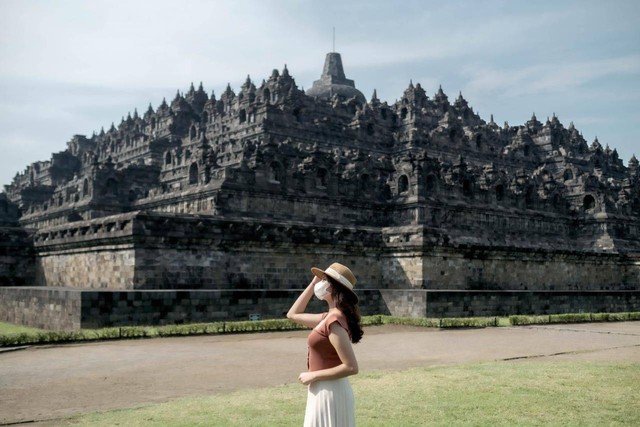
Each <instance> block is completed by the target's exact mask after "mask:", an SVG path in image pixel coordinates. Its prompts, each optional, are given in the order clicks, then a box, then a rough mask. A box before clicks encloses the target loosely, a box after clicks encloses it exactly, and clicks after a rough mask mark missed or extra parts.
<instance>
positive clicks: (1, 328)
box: [0, 322, 42, 335]
mask: <svg viewBox="0 0 640 427" xmlns="http://www.w3.org/2000/svg"><path fill="white" fill-rule="evenodd" d="M41 330H42V329H37V328H30V327H28V326H20V325H14V324H12V323H4V322H0V335H12V334H24V333H33V332H39V331H41Z"/></svg>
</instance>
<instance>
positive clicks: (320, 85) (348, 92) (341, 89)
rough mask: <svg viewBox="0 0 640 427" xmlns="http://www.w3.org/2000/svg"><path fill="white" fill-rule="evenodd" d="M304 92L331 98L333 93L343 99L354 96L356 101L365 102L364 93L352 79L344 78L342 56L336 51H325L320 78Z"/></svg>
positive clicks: (309, 94)
mask: <svg viewBox="0 0 640 427" xmlns="http://www.w3.org/2000/svg"><path fill="white" fill-rule="evenodd" d="M306 94H307V95H308V96H313V97H316V98H320V99H331V98H332V97H333V96H334V95H337V96H338V97H339V98H343V99H345V100H346V99H349V98H353V97H355V98H356V100H357V101H358V102H361V103H363V104H365V103H366V99H365V97H364V95H363V94H362V92H360V91H359V90H358V89H356V86H355V84H354V82H353V80H350V79H347V78H346V76H345V74H344V69H343V67H342V58H341V57H340V54H339V53H337V52H330V53H327V57H326V59H325V61H324V69H323V70H322V76H320V80H316V81H315V82H313V86H312V87H311V89H309V90H307V91H306Z"/></svg>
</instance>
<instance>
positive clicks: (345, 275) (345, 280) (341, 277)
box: [311, 262, 358, 300]
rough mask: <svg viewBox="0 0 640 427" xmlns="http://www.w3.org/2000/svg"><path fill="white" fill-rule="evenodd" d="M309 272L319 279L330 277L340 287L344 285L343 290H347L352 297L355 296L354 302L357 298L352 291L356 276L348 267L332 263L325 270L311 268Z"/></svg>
mask: <svg viewBox="0 0 640 427" xmlns="http://www.w3.org/2000/svg"><path fill="white" fill-rule="evenodd" d="M311 272H312V273H313V274H314V275H316V276H317V277H319V278H320V279H324V276H325V275H327V276H330V277H331V278H332V279H335V280H336V281H337V282H338V283H340V284H341V285H344V287H345V288H347V289H349V290H350V291H351V293H353V295H355V297H356V300H357V298H358V296H357V295H356V292H355V291H354V287H355V285H356V281H357V280H356V276H354V275H353V273H352V272H351V270H349V267H346V266H344V265H342V264H340V263H338V262H334V263H333V264H331V265H330V266H329V267H328V268H327V269H326V270H321V269H319V268H318V267H311Z"/></svg>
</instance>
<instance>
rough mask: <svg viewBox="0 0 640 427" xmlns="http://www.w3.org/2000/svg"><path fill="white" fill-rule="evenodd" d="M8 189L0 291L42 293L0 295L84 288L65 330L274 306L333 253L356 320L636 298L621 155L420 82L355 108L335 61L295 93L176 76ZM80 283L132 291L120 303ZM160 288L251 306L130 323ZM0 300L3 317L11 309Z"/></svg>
mask: <svg viewBox="0 0 640 427" xmlns="http://www.w3.org/2000/svg"><path fill="white" fill-rule="evenodd" d="M5 190H6V197H4V198H0V220H2V221H5V222H4V223H3V224H5V228H3V230H5V231H4V234H3V236H7V237H3V240H2V242H1V243H0V245H4V246H0V249H2V248H3V247H7V248H8V247H11V248H16V247H19V248H20V250H19V251H14V249H12V251H13V252H12V253H13V254H14V256H13V257H10V256H9V255H7V256H6V257H5V259H6V260H8V261H6V262H5V263H4V264H1V265H0V267H2V269H0V281H1V284H3V285H5V286H14V285H16V284H22V285H30V284H35V285H38V286H45V287H46V288H30V289H27V288H22V289H21V288H15V287H13V288H4V289H0V292H7V293H6V294H3V295H6V296H7V298H10V299H11V301H14V302H15V304H18V301H22V300H23V299H24V298H27V296H25V295H28V297H29V298H31V297H32V296H33V295H34V293H37V294H38V295H43V292H45V291H47V292H49V291H51V290H52V289H54V288H59V287H65V288H74V289H77V290H79V291H83V292H86V293H87V294H86V295H90V296H89V297H87V298H88V299H87V301H88V300H91V301H92V302H90V303H86V302H85V303H80V305H82V304H85V306H86V304H89V305H90V306H91V309H87V311H86V313H84V314H77V313H75V312H74V311H73V309H71V308H69V310H70V311H72V312H73V313H74V314H73V315H71V314H70V316H72V317H73V316H76V314H77V316H80V317H78V319H79V320H77V321H76V323H74V325H71V326H69V325H64V324H60V325H58V326H60V327H63V328H66V327H77V326H78V325H80V324H82V325H94V324H95V325H102V324H126V323H136V322H147V323H154V322H155V323H158V322H160V323H162V322H173V321H191V320H193V319H196V320H215V319H220V318H245V317H246V316H249V315H255V314H260V315H261V316H262V317H276V316H279V315H280V314H281V311H282V310H281V308H282V307H284V306H285V305H286V303H287V299H288V298H290V296H289V294H286V295H285V294H282V293H277V292H276V290H279V291H282V290H285V289H292V288H299V287H300V286H302V285H304V284H306V282H305V281H306V280H307V279H308V278H309V277H308V276H309V274H308V267H310V266H311V265H312V264H313V265H317V264H322V263H330V262H331V261H333V260H338V259H339V260H342V261H343V262H345V263H347V264H350V265H351V266H352V267H353V270H354V272H356V274H357V275H358V277H359V285H360V287H361V288H364V289H367V291H366V295H364V294H363V296H364V297H365V298H364V299H363V303H364V304H368V306H367V307H368V308H367V309H368V310H369V311H371V312H376V311H383V312H384V311H386V312H391V313H394V314H399V315H414V316H415V315H418V316H419V315H425V316H450V315H456V316H457V315H485V314H492V313H493V314H514V312H531V313H533V312H535V313H541V312H559V311H560V312H562V311H572V310H573V311H580V310H588V311H607V310H611V311H620V310H630V309H638V304H639V303H638V302H637V301H638V294H639V291H638V289H639V288H640V285H639V284H640V171H639V168H638V160H637V159H636V158H635V157H633V158H632V159H631V160H630V161H629V163H628V167H625V166H624V165H623V162H622V160H621V159H619V157H618V153H617V152H616V150H615V149H613V150H612V149H610V148H609V147H608V146H606V147H602V145H601V144H600V143H599V141H598V140H597V139H596V140H595V141H593V142H592V143H591V144H590V145H589V144H587V142H586V141H585V140H584V138H583V137H582V135H581V134H580V132H579V131H578V130H577V129H576V128H575V127H574V126H573V123H571V124H569V126H568V127H565V126H564V125H563V124H562V123H560V120H559V119H558V118H557V117H556V116H555V114H554V115H553V116H552V117H551V118H547V119H546V120H545V121H544V122H541V121H539V120H538V119H537V117H536V115H535V114H534V115H533V116H532V117H531V119H530V120H529V121H527V122H526V123H525V124H523V125H520V126H509V125H508V124H507V123H505V124H504V125H503V126H499V125H497V124H496V123H494V121H493V116H492V117H491V119H490V120H489V122H486V121H484V120H482V119H481V118H480V117H479V115H478V114H476V113H475V112H474V111H473V109H472V108H471V107H470V106H469V105H468V103H467V101H466V100H465V99H464V98H463V97H462V94H460V95H458V97H457V98H456V99H455V101H454V102H453V103H450V102H449V99H448V97H447V95H445V93H444V92H443V91H442V88H440V89H439V90H438V91H437V92H436V93H435V94H434V95H433V97H429V96H427V94H426V92H425V90H424V89H423V88H422V87H421V86H420V84H419V83H418V84H415V85H414V84H413V83H410V84H409V86H408V88H407V89H406V90H405V91H404V93H403V94H402V96H401V98H400V100H398V101H397V102H396V103H394V104H392V105H389V104H387V103H386V102H381V101H380V100H379V99H378V98H377V96H376V93H375V91H374V93H373V95H372V97H371V99H370V100H369V101H368V102H367V101H366V99H365V97H364V96H363V95H362V93H361V92H360V91H358V90H357V89H356V87H355V84H354V82H353V80H349V79H347V78H346V76H345V73H344V70H343V66H342V61H341V58H340V54H338V53H329V54H327V57H326V61H325V66H324V70H323V73H322V75H321V77H320V79H319V80H317V81H315V82H314V84H313V87H312V88H310V89H309V90H307V91H306V93H304V92H302V91H301V90H300V89H299V88H298V87H297V85H296V83H295V81H294V79H293V78H292V77H291V76H290V75H289V71H288V70H287V68H286V67H285V68H284V69H283V70H282V72H279V71H277V70H274V71H273V73H272V74H271V76H270V77H269V78H268V79H267V80H263V81H262V83H260V85H259V86H256V85H255V84H254V82H252V81H251V79H250V78H249V77H247V80H246V82H245V83H244V84H243V85H242V87H241V88H240V91H239V93H237V94H236V93H235V92H234V91H233V90H232V89H231V87H229V86H228V87H227V88H226V90H225V91H224V93H222V94H221V95H220V96H219V97H216V96H215V95H214V94H211V95H210V96H209V95H207V93H206V92H205V91H204V89H203V87H202V84H200V86H199V87H198V89H195V88H194V86H193V84H192V85H191V87H190V89H189V91H188V92H187V93H186V94H181V93H180V92H178V93H177V94H176V96H175V98H174V99H173V100H172V101H171V103H167V102H165V101H163V102H162V104H161V105H160V106H159V107H158V108H157V109H156V110H154V109H153V108H152V107H151V106H149V108H148V110H147V111H146V112H144V114H142V115H140V114H139V113H138V112H137V111H135V112H134V114H133V115H131V114H129V115H127V117H126V118H123V119H122V121H121V122H120V124H119V125H118V126H117V127H116V126H115V125H112V126H111V127H110V128H109V129H108V130H107V131H104V130H101V131H100V133H98V134H95V133H94V134H93V135H92V136H91V137H89V138H87V137H85V136H82V135H76V136H74V137H73V138H72V139H71V141H69V142H68V143H67V149H66V150H65V151H63V152H60V153H56V154H53V156H52V158H51V160H49V161H45V162H36V163H33V164H32V165H30V166H28V167H27V168H26V170H25V171H24V172H22V173H20V174H18V175H16V177H15V178H14V180H13V182H12V183H11V184H10V185H8V186H5ZM3 218H4V219H3ZM8 236H12V237H8ZM15 236H19V237H15ZM10 240H11V242H13V243H11V244H9V243H7V242H9V241H10ZM16 242H18V243H16ZM6 251H8V252H11V251H9V249H7V250H6ZM11 265H13V267H12V268H13V269H11V268H10V266H11ZM16 265H21V266H24V268H20V269H18V270H19V271H17V270H16V269H15V266H16ZM3 266H4V267H3ZM95 289H103V290H110V291H113V292H116V291H117V290H119V291H125V290H126V291H131V292H133V291H139V293H137V294H136V293H135V292H133V293H129V294H126V295H128V297H127V296H125V297H122V295H125V294H122V293H119V294H118V293H117V292H116V294H118V295H120V297H122V298H125V301H126V300H127V299H126V298H129V301H134V300H135V301H138V299H137V298H147V297H148V298H149V299H148V300H144V301H143V300H142V299H141V300H139V301H141V302H139V303H136V304H137V305H136V306H135V307H138V309H137V311H136V310H135V309H134V308H133V307H134V305H133V302H132V303H131V304H130V306H131V307H130V308H131V311H130V313H129V312H127V313H129V314H122V313H120V314H118V312H117V310H116V309H115V308H105V307H107V305H108V304H107V305H105V304H106V303H104V300H100V298H103V297H104V295H106V294H99V295H102V297H100V296H96V295H98V293H96V292H95V291H94V290H95ZM161 289H162V290H169V289H170V290H176V289H189V290H200V291H201V294H198V295H200V296H198V298H201V299H202V300H203V301H205V300H206V301H208V302H207V303H206V304H205V305H207V307H209V306H211V304H213V303H212V302H211V301H213V300H214V299H215V298H217V297H215V296H214V293H211V292H208V293H207V292H204V291H205V290H210V291H213V290H225V291H229V292H231V291H239V290H251V291H252V292H254V293H253V294H252V295H254V296H252V297H251V298H257V299H251V298H249V300H250V302H246V301H245V302H246V304H245V305H246V307H245V306H243V304H242V303H239V302H238V301H240V300H241V299H242V298H240V297H237V299H234V298H236V297H229V298H230V299H229V300H228V302H227V303H224V304H227V308H224V304H222V305H221V306H219V307H218V308H216V310H214V311H211V310H210V309H208V308H204V307H202V306H201V307H200V308H199V309H196V308H193V307H195V305H194V306H193V307H191V305H190V304H192V302H181V303H180V304H183V306H189V307H190V308H188V309H184V310H183V312H180V313H179V314H176V313H175V312H173V311H172V310H173V309H174V308H175V306H176V305H175V303H176V301H175V300H171V301H168V300H167V301H168V302H167V304H166V307H167V308H166V310H165V313H164V314H162V313H161V312H159V311H157V310H156V311H153V310H151V311H149V310H150V309H146V310H147V314H148V316H147V317H146V318H144V319H142V318H140V317H139V316H138V315H137V314H131V313H140V312H143V311H144V310H145V309H142V308H140V307H148V306H149V304H156V303H152V300H153V298H156V299H157V298H160V297H158V296H157V295H160V294H155V295H156V296H149V295H151V294H150V293H149V292H147V293H145V292H143V290H146V291H151V290H155V291H157V290H161ZM259 290H260V291H263V292H266V293H263V294H256V293H255V292H256V291H259ZM524 291H527V292H525V293H522V292H524ZM603 291H607V292H606V293H603ZM65 292H71V291H70V290H69V289H67V290H66V291H65ZM203 292H204V293H203ZM363 292H365V291H363ZM456 292H457V293H456ZM518 292H520V293H518ZM205 294H206V295H207V296H202V295H205ZM47 295H49V294H47ZM69 295H71V294H69ZM73 295H76V294H73ZM114 295H115V294H114ZM163 295H164V294H163ZM215 295H219V294H215ZM230 295H231V294H230ZM234 295H235V294H234ZM256 295H258V296H256ZM120 297H118V298H120ZM165 297H166V295H165V296H164V297H162V298H165ZM47 298H48V297H47ZM64 298H67V297H64ZM64 298H63V299H64ZM69 298H70V297H69ZM74 298H75V297H74ZM82 298H84V297H82ZM82 298H81V299H82ZM91 298H94V299H91ZM113 298H116V297H113ZM176 298H177V297H176ZM194 298H195V296H193V295H190V296H189V298H187V299H188V300H189V301H192V300H193V299H194ZM207 298H209V299H207ZM238 298H239V299H238ZM99 300H100V301H102V302H99ZM82 301H85V300H84V299H82ZM145 301H146V302H145ZM154 301H155V300H154ZM217 301H221V300H217ZM225 301H226V300H225ZM234 301H235V302H234ZM251 301H252V302H251ZM3 304H4V306H2V307H0V310H4V311H0V315H1V316H4V318H5V319H9V320H11V319H14V320H15V318H12V317H11V315H9V314H6V313H9V312H10V311H11V310H13V311H11V312H12V313H14V315H15V307H13V306H12V308H7V307H8V305H7V304H8V303H3ZM61 304H63V305H64V303H61ZM92 304H93V305H92ZM100 304H102V305H100ZM203 304H204V303H203ZM261 304H262V305H261ZM634 304H635V305H634ZM122 305H123V306H126V304H122ZM201 305H202V304H201ZM98 306H100V307H102V308H100V309H99V308H97V307H98ZM156 306H157V304H156ZM252 306H253V307H252ZM238 307H240V308H238ZM273 307H277V308H273ZM91 310H94V311H93V312H92V311H91ZM100 310H102V312H101V311H100ZM109 310H111V311H109ZM167 310H168V312H169V314H167ZM198 310H200V311H198ZM63 311H64V309H63ZM91 313H93V314H91ZM100 313H102V314H100ZM104 313H107V314H106V315H105V314H104ZM194 313H199V314H197V315H195V314H194ZM82 316H85V317H82ZM101 316H103V317H101ZM104 316H106V317H104ZM109 316H110V317H109ZM154 316H156V317H154ZM163 316H164V317H163ZM82 319H84V320H82ZM90 319H93V320H90ZM105 319H106V320H105ZM22 322H23V323H31V324H35V323H38V322H36V321H32V320H29V319H26V318H24V319H23V320H22ZM52 322H53V323H55V322H56V321H55V320H54V321H52Z"/></svg>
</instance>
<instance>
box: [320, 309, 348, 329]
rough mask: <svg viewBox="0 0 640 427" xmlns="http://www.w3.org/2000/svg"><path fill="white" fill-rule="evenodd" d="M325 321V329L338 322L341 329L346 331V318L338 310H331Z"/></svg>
mask: <svg viewBox="0 0 640 427" xmlns="http://www.w3.org/2000/svg"><path fill="white" fill-rule="evenodd" d="M326 319H327V321H326V322H325V323H326V325H327V327H329V326H331V324H332V323H334V322H338V323H339V324H340V325H341V326H342V327H343V328H345V329H348V322H347V316H345V315H344V313H343V312H341V311H340V310H337V309H335V310H331V311H329V313H327V317H326Z"/></svg>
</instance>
